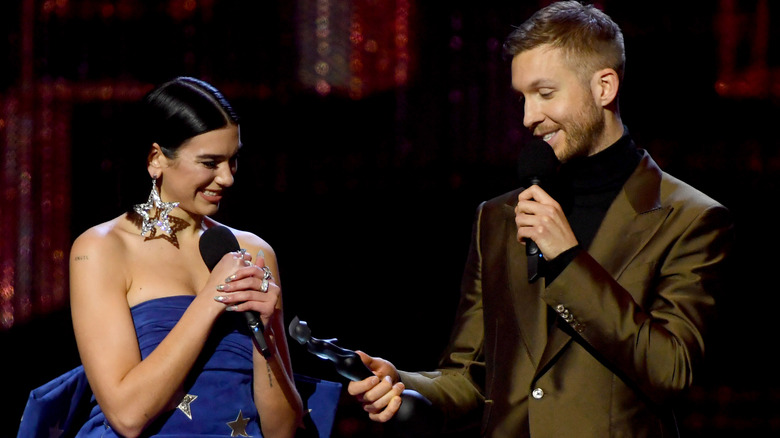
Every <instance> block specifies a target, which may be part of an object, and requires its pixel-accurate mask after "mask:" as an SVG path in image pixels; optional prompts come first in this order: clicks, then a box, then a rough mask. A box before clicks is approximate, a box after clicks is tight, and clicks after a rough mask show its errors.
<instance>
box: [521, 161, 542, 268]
mask: <svg viewBox="0 0 780 438" xmlns="http://www.w3.org/2000/svg"><path fill="white" fill-rule="evenodd" d="M528 182H529V183H530V184H531V185H537V186H540V187H541V185H542V181H541V179H540V178H539V177H538V176H532V177H531V178H529V181H528ZM525 255H526V257H527V258H528V282H529V283H533V282H535V281H536V280H538V279H539V258H540V257H542V253H541V252H540V251H539V246H537V245H536V242H534V241H533V240H531V239H526V241H525Z"/></svg>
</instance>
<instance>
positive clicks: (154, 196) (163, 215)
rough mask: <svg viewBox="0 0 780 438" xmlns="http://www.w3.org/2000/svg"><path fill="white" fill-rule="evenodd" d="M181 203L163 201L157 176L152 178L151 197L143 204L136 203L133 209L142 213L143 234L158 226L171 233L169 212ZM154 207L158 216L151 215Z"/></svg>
mask: <svg viewBox="0 0 780 438" xmlns="http://www.w3.org/2000/svg"><path fill="white" fill-rule="evenodd" d="M178 205H179V203H178V202H163V200H162V199H161V198H160V194H159V193H157V178H152V191H151V192H150V193H149V199H148V200H147V201H146V202H145V203H143V204H136V205H135V206H133V210H135V212H136V213H138V214H139V215H141V217H142V218H143V223H142V225H141V235H142V236H144V235H146V233H148V232H149V231H152V228H154V227H155V226H157V227H158V228H160V229H161V230H162V231H164V232H166V233H167V234H170V233H171V224H170V222H169V221H168V214H170V212H171V210H173V209H174V208H176V207H177V206H178ZM152 207H154V208H155V209H157V216H156V217H151V216H150V215H149V211H151V209H152Z"/></svg>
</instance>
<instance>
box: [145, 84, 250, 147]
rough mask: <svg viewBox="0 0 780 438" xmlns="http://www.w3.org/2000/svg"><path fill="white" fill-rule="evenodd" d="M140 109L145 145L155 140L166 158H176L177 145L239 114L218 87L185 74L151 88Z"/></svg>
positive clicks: (236, 118) (231, 120)
mask: <svg viewBox="0 0 780 438" xmlns="http://www.w3.org/2000/svg"><path fill="white" fill-rule="evenodd" d="M140 111H141V114H142V118H143V124H142V126H141V127H140V128H141V129H143V130H144V134H145V135H144V138H143V142H144V143H145V144H144V146H145V147H146V148H149V147H151V145H152V143H157V144H158V145H160V148H161V149H162V151H163V153H164V154H165V155H166V156H167V157H169V158H175V157H176V153H177V151H178V149H179V147H180V146H181V145H182V144H184V143H185V142H186V141H187V140H189V139H191V138H192V137H195V136H196V135H200V134H203V133H206V132H209V131H213V130H215V129H220V128H224V127H225V126H228V124H232V125H236V126H237V125H238V116H237V115H236V113H235V111H234V110H233V107H232V106H231V105H230V103H229V102H228V101H227V99H225V97H224V96H223V95H222V93H221V92H220V91H219V90H217V89H216V88H215V87H214V86H212V85H210V84H209V83H207V82H204V81H202V80H200V79H195V78H191V77H186V76H182V77H177V78H175V79H173V80H171V81H169V82H166V83H164V84H162V85H160V86H159V87H157V88H155V89H154V90H152V91H150V92H149V93H148V94H147V95H146V96H145V97H144V99H143V102H142V105H141V109H140Z"/></svg>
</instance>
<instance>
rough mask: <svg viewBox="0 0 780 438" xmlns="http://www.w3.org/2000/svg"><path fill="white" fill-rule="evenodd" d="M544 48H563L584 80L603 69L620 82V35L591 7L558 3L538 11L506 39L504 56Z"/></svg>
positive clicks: (622, 57)
mask: <svg viewBox="0 0 780 438" xmlns="http://www.w3.org/2000/svg"><path fill="white" fill-rule="evenodd" d="M543 45H549V46H551V47H554V48H559V49H562V50H563V51H564V54H565V56H566V59H567V62H569V64H570V65H571V66H572V69H573V70H574V71H576V72H578V73H579V74H580V76H581V77H583V79H585V78H590V75H592V74H593V73H594V72H596V71H598V70H600V69H602V68H611V69H613V70H615V72H617V74H618V78H620V80H621V81H622V79H623V73H624V70H625V62H626V55H625V45H624V42H623V33H622V32H621V31H620V27H619V26H618V25H617V24H616V23H615V22H614V21H612V19H611V18H610V17H609V16H608V15H607V14H605V13H604V12H602V11H600V10H599V9H597V8H596V7H595V6H593V5H585V4H582V3H579V2H577V1H561V2H556V3H553V4H551V5H549V6H547V7H545V8H543V9H541V10H539V11H537V12H536V13H535V14H534V15H532V16H531V18H529V19H528V20H526V21H525V22H524V23H523V24H521V25H520V26H519V27H517V28H516V29H515V30H514V31H513V32H512V33H511V34H510V35H509V37H507V40H506V42H505V43H504V54H505V55H507V56H508V57H509V58H513V57H514V56H516V55H518V54H520V53H522V52H525V51H527V50H531V49H535V48H537V47H540V46H543Z"/></svg>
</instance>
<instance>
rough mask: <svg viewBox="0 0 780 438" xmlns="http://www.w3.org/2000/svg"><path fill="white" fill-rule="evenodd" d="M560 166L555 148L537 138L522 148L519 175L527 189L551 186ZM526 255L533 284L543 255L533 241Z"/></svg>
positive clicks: (526, 244)
mask: <svg viewBox="0 0 780 438" xmlns="http://www.w3.org/2000/svg"><path fill="white" fill-rule="evenodd" d="M558 164H559V163H558V158H557V157H556V156H555V152H554V151H553V148H552V147H551V146H550V145H549V144H548V143H547V142H546V141H544V140H541V139H538V138H535V139H533V140H531V141H530V142H528V144H526V145H525V146H523V147H522V148H520V153H519V155H518V165H517V174H518V175H519V176H520V180H521V181H522V183H523V184H526V185H527V187H530V186H532V185H538V186H539V187H544V186H543V185H542V183H545V184H549V183H550V182H551V181H552V179H553V178H554V176H555V172H556V171H557V169H558ZM525 255H526V256H527V258H528V282H529V283H533V282H535V281H536V280H537V279H538V278H539V259H540V258H541V257H542V253H541V252H539V247H538V246H537V245H536V242H534V241H533V240H531V239H526V242H525Z"/></svg>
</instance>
